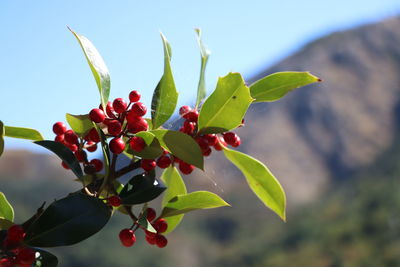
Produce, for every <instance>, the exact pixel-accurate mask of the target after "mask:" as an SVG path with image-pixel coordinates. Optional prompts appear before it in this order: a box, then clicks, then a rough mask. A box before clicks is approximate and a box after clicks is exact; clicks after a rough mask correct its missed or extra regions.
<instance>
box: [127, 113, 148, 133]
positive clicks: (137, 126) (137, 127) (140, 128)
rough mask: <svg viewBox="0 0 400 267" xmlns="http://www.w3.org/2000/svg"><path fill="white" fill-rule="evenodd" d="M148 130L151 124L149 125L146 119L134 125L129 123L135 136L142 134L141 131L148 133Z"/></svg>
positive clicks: (141, 119) (139, 120)
mask: <svg viewBox="0 0 400 267" xmlns="http://www.w3.org/2000/svg"><path fill="white" fill-rule="evenodd" d="M148 128H149V124H148V123H147V121H146V120H145V119H143V118H141V117H140V118H139V119H138V120H137V121H135V122H133V123H128V129H129V131H130V132H131V133H134V134H136V133H138V132H141V131H147V129H148Z"/></svg>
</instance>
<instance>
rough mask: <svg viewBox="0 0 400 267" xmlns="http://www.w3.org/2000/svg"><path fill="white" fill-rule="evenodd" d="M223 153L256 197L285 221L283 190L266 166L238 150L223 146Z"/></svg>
mask: <svg viewBox="0 0 400 267" xmlns="http://www.w3.org/2000/svg"><path fill="white" fill-rule="evenodd" d="M224 154H225V156H226V157H227V158H228V159H229V160H230V161H231V162H232V163H233V164H234V165H235V166H236V167H238V168H239V170H241V171H242V173H243V175H244V176H245V177H246V180H247V183H248V184H249V186H250V188H251V190H253V192H254V193H255V194H256V195H257V197H258V198H259V199H260V200H261V201H262V202H263V203H264V204H265V205H266V206H267V207H269V208H270V209H271V210H273V211H274V212H275V213H276V214H278V215H279V216H280V217H281V218H282V220H284V221H285V220H286V215H285V209H286V196H285V192H284V191H283V188H282V186H281V185H280V184H279V182H278V180H277V179H276V178H275V177H274V175H273V174H272V173H271V172H270V171H269V170H268V168H267V167H266V166H265V165H264V164H263V163H262V162H260V161H258V160H256V159H254V158H252V157H250V156H249V155H246V154H244V153H241V152H238V151H234V150H231V149H228V148H224Z"/></svg>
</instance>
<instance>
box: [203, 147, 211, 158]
mask: <svg viewBox="0 0 400 267" xmlns="http://www.w3.org/2000/svg"><path fill="white" fill-rule="evenodd" d="M201 152H202V153H203V156H204V157H208V156H210V155H211V152H212V151H211V148H207V149H206V150H202V151H201Z"/></svg>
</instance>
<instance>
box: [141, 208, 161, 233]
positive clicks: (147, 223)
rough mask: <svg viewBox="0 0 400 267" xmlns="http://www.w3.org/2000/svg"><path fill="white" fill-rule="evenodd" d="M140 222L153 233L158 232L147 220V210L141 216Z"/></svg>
mask: <svg viewBox="0 0 400 267" xmlns="http://www.w3.org/2000/svg"><path fill="white" fill-rule="evenodd" d="M138 223H139V225H140V226H142V227H143V228H144V229H146V230H147V231H149V232H152V233H157V231H156V229H154V227H153V225H151V223H150V222H149V221H148V220H147V211H145V212H144V213H143V215H142V216H140V218H139V220H138Z"/></svg>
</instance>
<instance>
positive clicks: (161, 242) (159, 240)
mask: <svg viewBox="0 0 400 267" xmlns="http://www.w3.org/2000/svg"><path fill="white" fill-rule="evenodd" d="M167 244H168V240H167V238H166V237H165V236H163V235H156V245H157V247H159V248H163V247H165V246H166V245H167Z"/></svg>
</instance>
